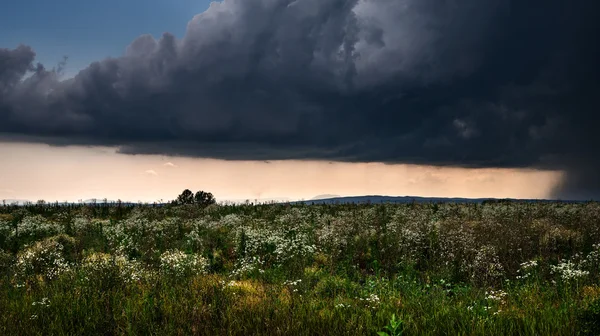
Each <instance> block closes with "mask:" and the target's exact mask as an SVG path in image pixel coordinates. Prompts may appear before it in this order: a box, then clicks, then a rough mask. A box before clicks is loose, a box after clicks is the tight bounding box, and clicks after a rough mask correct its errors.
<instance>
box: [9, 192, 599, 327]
mask: <svg viewBox="0 0 600 336" xmlns="http://www.w3.org/2000/svg"><path fill="white" fill-rule="evenodd" d="M189 196H190V195H186V197H187V198H185V199H187V201H184V200H183V199H182V200H181V201H180V202H178V203H177V202H175V203H177V204H175V203H174V204H169V205H164V206H134V205H122V204H117V205H105V204H93V205H78V206H75V205H62V206H61V205H57V206H52V205H48V204H38V205H35V206H34V205H30V206H26V207H17V206H4V207H0V293H1V294H2V295H0V334H2V335H42V334H43V335H47V334H52V335H67V334H68V335H84V334H86V335H87V334H94V335H97V334H105V335H113V334H115V335H148V334H156V335H192V334H197V335H329V334H335V335H573V334H587V335H598V334H600V325H599V322H598V321H600V282H599V280H600V272H599V271H600V204H598V203H585V204H562V203H516V202H515V203H492V204H462V205H456V204H400V205H392V204H386V205H301V204H298V205H289V204H287V205H285V204H271V205H252V204H246V205H229V206H223V205H217V204H212V203H214V202H207V201H205V200H206V199H207V198H206V197H205V196H203V195H200V196H199V197H198V200H199V201H198V202H193V201H190V199H191V198H190V197H189ZM209 198H210V197H209ZM202 202H204V203H206V204H198V203H202ZM186 203H191V204H186Z"/></svg>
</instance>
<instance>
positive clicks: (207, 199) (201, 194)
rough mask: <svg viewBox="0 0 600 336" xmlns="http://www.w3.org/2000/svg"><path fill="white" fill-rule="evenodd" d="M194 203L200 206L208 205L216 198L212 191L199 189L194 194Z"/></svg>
mask: <svg viewBox="0 0 600 336" xmlns="http://www.w3.org/2000/svg"><path fill="white" fill-rule="evenodd" d="M194 203H196V204H198V205H200V206H208V205H211V204H215V203H216V200H215V197H214V196H213V194H212V193H209V192H205V191H202V190H200V191H198V192H197V193H196V195H194Z"/></svg>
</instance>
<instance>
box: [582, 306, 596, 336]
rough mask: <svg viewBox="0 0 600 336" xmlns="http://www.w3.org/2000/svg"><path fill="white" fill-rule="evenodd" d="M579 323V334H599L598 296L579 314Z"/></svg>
mask: <svg viewBox="0 0 600 336" xmlns="http://www.w3.org/2000/svg"><path fill="white" fill-rule="evenodd" d="M579 325H580V328H581V330H580V334H581V335H600V298H598V299H596V300H594V301H593V302H592V303H591V304H590V305H589V306H588V307H587V308H586V309H585V310H584V311H583V312H582V313H581V314H580V316H579Z"/></svg>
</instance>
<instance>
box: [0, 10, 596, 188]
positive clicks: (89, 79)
mask: <svg viewBox="0 0 600 336" xmlns="http://www.w3.org/2000/svg"><path fill="white" fill-rule="evenodd" d="M599 9H600V4H599V3H598V2H597V1H594V0H574V1H568V2H567V1H561V0H545V1H542V0H531V1H518V0H512V1H511V0H462V1H439V0H224V1H222V2H218V3H217V2H215V3H212V4H211V6H210V8H209V9H208V10H207V11H205V12H204V13H201V14H199V15H196V16H195V17H194V18H193V19H192V20H191V21H190V22H189V23H188V26H187V31H186V34H185V36H184V37H183V38H181V39H177V38H175V37H174V36H173V35H171V34H169V33H165V34H164V35H163V36H162V37H160V38H159V39H155V38H154V37H152V36H149V35H143V36H140V37H139V38H137V39H136V40H135V41H133V42H132V43H131V44H130V45H129V46H128V47H127V49H126V51H125V53H124V55H123V56H121V57H117V58H110V59H104V60H101V61H98V62H95V63H93V64H91V65H90V66H89V67H88V68H86V69H84V70H82V71H81V72H80V73H79V74H78V75H76V76H75V77H74V78H72V79H69V80H64V81H61V80H60V76H59V71H58V70H59V69H58V70H47V69H45V68H44V67H43V66H41V65H34V60H35V52H34V51H33V49H32V48H30V47H28V46H19V47H17V48H15V49H0V120H1V123H0V132H2V133H6V134H10V135H11V136H14V137H19V138H22V137H23V136H25V137H26V138H28V139H32V140H31V141H42V142H48V143H54V144H99V145H115V146H119V147H120V151H121V152H122V153H129V154H167V155H184V156H198V157H210V158H220V159H232V160H241V159H244V160H246V159H248V160H276V159H323V160H337V161H352V162H369V161H378V162H389V163H393V162H403V163H417V164H432V165H448V166H468V167H536V168H548V169H563V170H566V171H567V172H568V175H567V178H566V179H565V181H564V183H563V184H562V185H561V186H560V187H559V188H558V189H557V190H556V192H555V196H558V197H564V198H589V197H598V196H600V178H598V177H596V176H597V174H596V171H598V170H599V169H600V159H597V158H596V154H595V153H596V151H597V148H598V145H600V133H599V132H598V131H597V130H596V128H597V124H598V121H600V120H599V117H598V110H599V109H598V108H599V104H598V100H597V98H596V97H597V96H598V94H599V93H600V90H599V85H598V78H600V76H599V75H600V72H599V68H598V61H597V60H598V59H599V58H600V55H599V52H598V51H599V50H598V43H596V40H595V33H596V32H597V31H599V29H598V28H599V27H598V23H597V20H595V15H594V13H597V12H598V10H599ZM28 73H32V75H31V76H30V77H26V75H27V74H28Z"/></svg>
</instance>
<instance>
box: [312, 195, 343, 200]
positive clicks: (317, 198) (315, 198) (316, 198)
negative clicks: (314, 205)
mask: <svg viewBox="0 0 600 336" xmlns="http://www.w3.org/2000/svg"><path fill="white" fill-rule="evenodd" d="M339 197H342V196H340V195H330V194H324V195H318V196H315V197H313V198H311V199H310V200H311V201H314V200H324V199H331V198H339Z"/></svg>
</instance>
